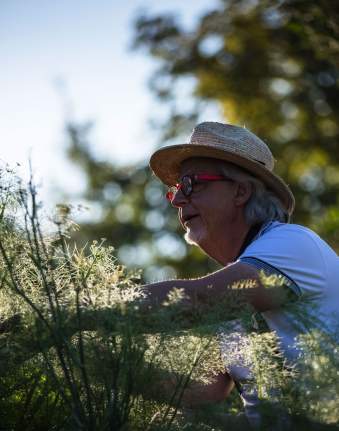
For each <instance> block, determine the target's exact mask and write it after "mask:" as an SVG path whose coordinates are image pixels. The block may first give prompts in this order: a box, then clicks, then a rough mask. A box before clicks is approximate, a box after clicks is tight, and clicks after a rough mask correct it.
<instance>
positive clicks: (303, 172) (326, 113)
mask: <svg viewBox="0 0 339 431" xmlns="http://www.w3.org/2000/svg"><path fill="white" fill-rule="evenodd" d="M338 15H339V6H338V4H337V3H336V2H332V1H330V0H321V1H318V2H316V3H315V2H310V1H300V0H285V1H284V0H280V1H278V0H275V1H273V0H263V1H252V0H241V1H239V0H227V1H226V0H224V1H222V2H220V3H219V4H218V6H216V7H215V8H214V9H212V8H211V9H210V10H209V11H208V12H206V13H205V14H204V15H203V16H201V17H200V19H199V21H198V22H197V23H196V25H195V27H194V28H190V29H187V28H185V27H183V26H182V25H181V24H180V20H179V18H178V17H175V15H169V14H166V15H159V16H158V15H157V16H150V15H147V14H146V15H145V14H144V15H141V16H139V17H138V19H137V20H136V22H135V38H134V47H135V48H136V49H142V50H143V51H144V52H145V53H147V54H148V55H150V56H151V57H153V58H154V59H155V60H156V61H157V63H158V65H159V66H158V68H157V69H156V70H155V72H154V74H153V76H152V77H151V78H150V89H151V91H153V93H154V94H155V95H156V97H157V98H158V100H159V103H160V102H162V106H163V107H164V110H165V111H166V112H167V113H168V115H167V116H166V118H165V120H164V114H163V111H162V114H161V117H162V118H161V119H159V117H157V115H156V114H154V116H153V118H152V120H153V124H154V125H155V129H157V131H158V132H160V138H159V141H160V143H161V144H164V143H177V142H183V141H184V139H185V138H186V136H187V135H188V134H189V132H190V130H191V128H192V127H193V126H194V124H196V122H197V121H199V120H214V119H215V118H208V117H206V115H207V112H208V110H207V111H206V108H207V109H208V107H209V106H210V105H211V104H213V106H217V107H218V109H219V111H220V113H221V116H222V117H223V118H224V120H225V121H229V122H233V123H236V124H239V125H245V126H246V127H248V128H249V129H251V130H252V131H254V132H255V133H257V134H258V135H259V136H260V137H261V138H263V139H264V140H266V142H267V143H269V145H270V147H271V149H272V151H273V154H274V156H275V158H276V160H277V162H276V171H277V173H278V174H280V175H281V176H282V177H283V178H284V179H285V180H286V181H287V183H288V184H289V185H290V186H291V188H292V190H293V192H294V194H295V197H296V211H295V214H294V217H293V221H294V222H296V223H301V224H305V225H308V226H309V227H311V228H313V229H315V230H316V231H317V232H318V233H319V234H320V235H322V236H323V237H324V238H325V239H326V240H327V241H329V242H330V244H331V245H332V246H333V247H334V248H335V249H336V250H338V249H339V236H338V235H339V234H338V232H339V229H338V226H339V210H338V208H339V205H338V204H339V193H338V191H339V174H338V172H339V169H338V163H339V156H338V154H339V151H338V137H339V128H338V124H337V118H338V110H339V97H338V96H339V91H338V82H339V81H338V58H339V42H338V33H339V31H338V22H339V16H338ZM67 130H68V136H69V137H70V144H69V149H68V154H69V156H70V157H71V159H72V160H73V161H74V162H75V163H77V164H78V165H79V166H80V167H81V169H82V170H83V172H84V173H85V175H86V179H87V190H86V192H85V194H84V196H83V197H84V198H85V200H86V201H87V202H88V204H89V206H93V207H94V208H95V209H97V210H98V214H99V215H98V217H96V218H95V220H93V221H91V220H88V221H86V222H84V223H82V229H81V235H80V234H78V235H76V236H75V238H76V240H77V241H82V243H85V242H86V241H87V240H89V241H91V240H93V239H97V238H101V237H104V238H107V240H108V243H110V244H113V245H114V246H115V247H116V248H117V252H118V255H119V257H120V258H121V260H122V261H123V262H124V263H126V264H127V265H129V266H131V265H132V266H136V267H142V268H145V269H146V271H145V273H144V275H145V279H146V280H154V279H161V278H166V277H171V276H174V275H177V276H184V277H187V276H196V275H201V274H204V273H206V272H207V271H210V270H213V269H215V268H216V264H215V263H214V262H211V261H210V260H209V259H208V258H207V257H206V256H203V255H202V254H201V252H199V251H198V250H197V249H195V248H192V247H191V248H187V246H186V244H185V243H184V241H183V240H182V238H181V237H182V229H181V228H180V227H179V226H178V222H177V219H176V214H175V210H174V209H171V208H170V206H169V205H168V203H167V202H166V201H165V200H164V199H163V196H164V193H165V189H164V188H163V187H162V185H161V184H160V183H159V182H158V181H157V179H156V178H154V177H153V176H152V175H151V173H150V171H149V168H148V167H147V166H145V165H142V164H141V165H139V166H125V167H122V168H119V167H117V166H115V165H114V164H113V163H110V162H107V161H103V160H98V159H97V158H96V157H95V153H94V151H93V149H92V146H91V140H90V136H89V131H90V126H89V125H88V124H87V125H86V124H85V125H79V124H78V125H77V124H74V123H73V124H69V125H68V129H67Z"/></svg>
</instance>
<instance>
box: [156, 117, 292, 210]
mask: <svg viewBox="0 0 339 431" xmlns="http://www.w3.org/2000/svg"><path fill="white" fill-rule="evenodd" d="M191 157H211V158H214V159H220V160H225V161H227V162H231V163H233V164H234V165H237V166H240V167H241V168H243V169H245V170H246V171H248V172H249V173H251V174H252V175H253V176H255V177H257V178H258V179H260V180H262V181H263V182H264V183H265V184H266V186H267V187H268V188H269V189H270V190H272V191H273V192H274V193H275V194H276V196H277V197H278V198H279V199H280V200H281V202H282V204H283V205H284V207H285V209H286V210H287V212H288V214H289V215H290V214H292V212H293V209H294V203H295V200H294V196H293V194H292V192H291V190H290V189H289V187H288V185H287V184H286V183H285V182H284V181H283V180H282V179H281V178H280V177H278V176H277V175H276V174H274V173H273V167H274V158H273V155H272V153H271V151H270V149H269V148H268V146H267V145H266V144H265V142H263V141H262V140H261V139H259V138H258V137H257V136H256V135H255V134H254V133H252V132H250V131H249V130H247V129H245V128H243V127H238V126H233V125H230V124H223V123H216V122H204V123H200V124H198V125H197V126H196V127H195V128H194V129H193V133H192V135H191V137H190V139H189V142H188V143H187V144H181V145H171V146H167V147H163V148H160V149H159V150H157V151H156V152H155V153H154V154H153V155H152V157H151V160H150V166H151V168H152V170H153V172H154V173H155V175H156V176H157V177H158V178H160V180H161V181H162V182H163V183H165V184H167V185H168V186H172V185H174V184H176V183H177V182H178V180H179V176H180V164H181V163H182V162H183V161H184V160H186V159H189V158H191Z"/></svg>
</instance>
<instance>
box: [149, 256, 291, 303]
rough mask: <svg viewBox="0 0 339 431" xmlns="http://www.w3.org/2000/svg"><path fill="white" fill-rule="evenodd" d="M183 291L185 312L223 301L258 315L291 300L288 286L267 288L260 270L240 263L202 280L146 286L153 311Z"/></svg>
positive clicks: (174, 281)
mask: <svg viewBox="0 0 339 431" xmlns="http://www.w3.org/2000/svg"><path fill="white" fill-rule="evenodd" d="M175 288H176V289H180V290H182V293H183V296H184V299H183V300H182V301H181V302H182V305H183V306H184V307H185V308H188V309H190V308H192V309H194V308H196V307H199V308H200V309H202V310H203V309H204V307H208V308H210V307H211V306H213V305H214V304H215V305H217V304H219V303H220V302H221V301H223V302H224V301H226V302H227V300H228V299H229V300H230V301H232V300H233V301H234V297H235V296H236V297H238V299H239V301H238V302H237V304H238V306H239V309H241V308H242V306H243V305H245V304H246V303H247V304H251V305H252V306H253V307H254V308H255V309H256V310H257V311H266V310H269V309H273V308H278V307H280V306H281V305H282V304H284V302H286V300H287V296H288V295H287V293H288V292H287V290H286V288H285V287H284V286H279V285H276V286H274V287H265V286H264V285H263V283H262V281H261V279H260V276H259V272H258V270H257V269H256V268H255V267H253V266H251V265H248V264H246V263H242V262H236V263H233V264H230V265H228V266H227V267H225V268H223V269H221V270H219V271H216V272H213V273H212V274H209V275H206V276H204V277H201V278H196V279H187V280H166V281H161V282H158V283H153V284H148V285H145V286H143V290H144V293H145V294H146V297H147V303H148V304H149V306H151V307H156V306H159V305H161V304H163V302H164V301H166V300H167V298H168V294H169V293H170V292H171V291H173V289H175Z"/></svg>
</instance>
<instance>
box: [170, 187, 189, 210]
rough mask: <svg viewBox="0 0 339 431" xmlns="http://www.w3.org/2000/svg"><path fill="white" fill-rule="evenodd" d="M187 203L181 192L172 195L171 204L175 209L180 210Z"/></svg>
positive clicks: (186, 198)
mask: <svg viewBox="0 0 339 431" xmlns="http://www.w3.org/2000/svg"><path fill="white" fill-rule="evenodd" d="M187 202H188V197H187V196H185V195H184V194H183V192H182V190H180V189H179V190H178V191H177V192H176V194H175V195H174V198H173V200H172V202H171V204H172V205H173V206H174V207H175V208H181V207H183V206H184V205H185V204H186V203H187Z"/></svg>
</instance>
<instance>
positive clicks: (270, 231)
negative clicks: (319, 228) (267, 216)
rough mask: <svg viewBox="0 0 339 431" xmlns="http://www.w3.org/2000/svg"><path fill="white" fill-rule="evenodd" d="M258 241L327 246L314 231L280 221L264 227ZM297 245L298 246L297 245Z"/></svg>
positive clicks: (269, 223) (257, 238)
mask: <svg viewBox="0 0 339 431" xmlns="http://www.w3.org/2000/svg"><path fill="white" fill-rule="evenodd" d="M255 239H256V240H259V239H264V240H271V239H272V240H273V239H274V240H275V241H279V240H287V241H288V242H294V241H300V240H301V241H306V242H307V243H308V242H309V241H311V242H313V243H322V244H326V243H325V241H323V240H322V239H321V238H320V236H319V235H318V234H317V233H316V232H314V231H313V230H312V229H310V228H308V227H306V226H302V225H300V224H295V223H281V222H278V221H271V222H268V223H266V224H264V225H263V227H262V229H261V230H260V232H259V234H258V235H257V237H256V238H255ZM295 245H297V244H295Z"/></svg>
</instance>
